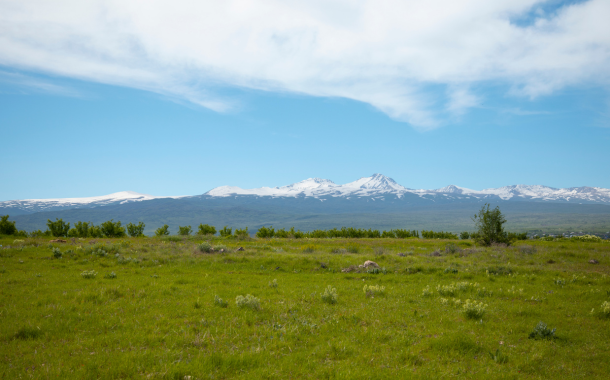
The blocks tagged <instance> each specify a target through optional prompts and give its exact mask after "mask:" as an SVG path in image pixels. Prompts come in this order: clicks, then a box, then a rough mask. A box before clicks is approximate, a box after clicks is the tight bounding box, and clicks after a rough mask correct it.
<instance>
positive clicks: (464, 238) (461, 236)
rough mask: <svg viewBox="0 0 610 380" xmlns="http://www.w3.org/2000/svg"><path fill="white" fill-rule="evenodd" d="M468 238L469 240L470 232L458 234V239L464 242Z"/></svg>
mask: <svg viewBox="0 0 610 380" xmlns="http://www.w3.org/2000/svg"><path fill="white" fill-rule="evenodd" d="M469 238H470V232H468V231H463V232H460V239H462V240H466V239H469Z"/></svg>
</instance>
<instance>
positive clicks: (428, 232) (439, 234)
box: [421, 230, 458, 239]
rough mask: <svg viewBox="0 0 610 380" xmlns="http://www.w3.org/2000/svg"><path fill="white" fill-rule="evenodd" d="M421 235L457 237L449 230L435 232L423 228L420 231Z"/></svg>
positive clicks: (442, 237) (428, 237)
mask: <svg viewBox="0 0 610 380" xmlns="http://www.w3.org/2000/svg"><path fill="white" fill-rule="evenodd" d="M421 237H423V238H424V239H457V238H458V236H457V235H456V234H454V233H451V232H444V231H440V232H435V231H426V230H423V231H422V232H421Z"/></svg>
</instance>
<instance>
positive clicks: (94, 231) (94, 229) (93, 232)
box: [89, 226, 104, 238]
mask: <svg viewBox="0 0 610 380" xmlns="http://www.w3.org/2000/svg"><path fill="white" fill-rule="evenodd" d="M89 236H90V237H92V238H101V237H103V236H104V235H103V234H102V229H101V228H100V227H99V226H91V227H90V228H89Z"/></svg>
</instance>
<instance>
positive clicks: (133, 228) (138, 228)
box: [127, 222, 146, 237]
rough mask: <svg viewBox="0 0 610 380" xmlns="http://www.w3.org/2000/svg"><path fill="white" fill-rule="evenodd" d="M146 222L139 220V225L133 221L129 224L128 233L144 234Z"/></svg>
mask: <svg viewBox="0 0 610 380" xmlns="http://www.w3.org/2000/svg"><path fill="white" fill-rule="evenodd" d="M145 226H146V225H145V224H144V222H139V223H138V224H137V225H135V224H133V223H129V224H127V233H128V234H129V236H131V237H142V236H144V227H145Z"/></svg>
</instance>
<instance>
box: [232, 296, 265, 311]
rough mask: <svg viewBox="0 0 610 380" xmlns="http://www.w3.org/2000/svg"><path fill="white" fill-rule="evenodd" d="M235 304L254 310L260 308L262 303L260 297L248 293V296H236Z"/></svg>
mask: <svg viewBox="0 0 610 380" xmlns="http://www.w3.org/2000/svg"><path fill="white" fill-rule="evenodd" d="M235 304H236V305H237V307H240V308H245V307H247V308H250V309H252V310H260V308H261V305H260V301H259V299H258V298H256V297H254V296H253V295H251V294H246V296H245V297H244V296H237V297H235Z"/></svg>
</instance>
